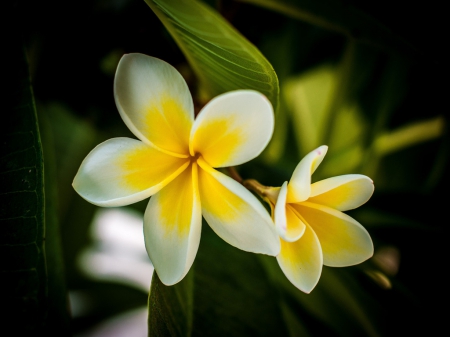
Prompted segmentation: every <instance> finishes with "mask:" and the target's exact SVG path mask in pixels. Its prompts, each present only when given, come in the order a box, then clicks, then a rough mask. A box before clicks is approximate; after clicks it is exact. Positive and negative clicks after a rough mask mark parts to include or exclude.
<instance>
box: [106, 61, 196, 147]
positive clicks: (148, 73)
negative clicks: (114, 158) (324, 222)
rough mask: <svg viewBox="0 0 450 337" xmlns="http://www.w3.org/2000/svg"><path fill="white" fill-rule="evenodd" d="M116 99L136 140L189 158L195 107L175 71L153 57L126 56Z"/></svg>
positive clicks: (120, 68)
mask: <svg viewBox="0 0 450 337" xmlns="http://www.w3.org/2000/svg"><path fill="white" fill-rule="evenodd" d="M114 97H115V99H116V105H117V108H118V110H119V112H120V115H121V117H122V119H123V120H124V122H125V124H126V125H127V126H128V128H129V129H130V130H131V132H133V133H134V134H135V135H136V137H138V138H139V139H140V140H142V141H143V142H145V143H148V144H153V145H154V146H156V147H157V148H159V149H161V150H163V151H166V152H167V153H171V154H173V155H178V156H187V155H188V154H189V135H190V132H191V127H192V123H193V121H194V105H193V102H192V97H191V94H190V92H189V89H188V86H187V84H186V82H185V80H184V79H183V77H182V76H181V75H180V73H179V72H178V71H177V70H176V69H175V68H174V67H172V66H171V65H170V64H168V63H166V62H164V61H162V60H160V59H157V58H154V57H151V56H147V55H143V54H126V55H124V56H123V57H122V58H121V59H120V62H119V65H118V66H117V71H116V76H115V79H114Z"/></svg>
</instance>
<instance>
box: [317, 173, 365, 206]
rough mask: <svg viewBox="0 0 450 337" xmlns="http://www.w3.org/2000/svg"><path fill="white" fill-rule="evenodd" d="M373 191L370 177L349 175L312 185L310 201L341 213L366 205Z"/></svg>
mask: <svg viewBox="0 0 450 337" xmlns="http://www.w3.org/2000/svg"><path fill="white" fill-rule="evenodd" d="M373 191H374V185H373V181H372V179H370V178H369V177H366V176H363V175H361V174H347V175H343V176H337V177H333V178H329V179H324V180H321V181H318V182H316V183H314V184H312V185H311V196H310V198H309V199H308V201H309V202H313V203H316V204H321V205H324V206H328V207H331V208H335V209H337V210H339V211H347V210H349V209H354V208H357V207H359V206H361V205H362V204H364V203H366V202H367V200H369V199H370V197H371V196H372V194H373Z"/></svg>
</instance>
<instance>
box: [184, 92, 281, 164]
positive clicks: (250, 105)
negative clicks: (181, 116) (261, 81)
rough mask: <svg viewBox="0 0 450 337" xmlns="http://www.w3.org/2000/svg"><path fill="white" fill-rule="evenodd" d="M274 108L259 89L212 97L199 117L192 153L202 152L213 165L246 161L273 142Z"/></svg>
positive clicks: (193, 138)
mask: <svg viewBox="0 0 450 337" xmlns="http://www.w3.org/2000/svg"><path fill="white" fill-rule="evenodd" d="M273 128H274V114H273V108H272V105H271V104H270V102H269V100H268V99H267V98H266V97H265V96H264V95H262V94H260V93H259V92H257V91H252V90H236V91H231V92H228V93H225V94H222V95H220V96H217V97H216V98H214V99H213V100H211V101H210V102H209V103H208V104H207V105H206V106H205V107H204V108H203V109H202V110H201V111H200V113H199V115H198V116H197V118H196V119H195V122H194V125H193V127H192V132H191V144H190V146H191V149H190V151H191V155H194V154H195V153H200V154H201V155H202V157H203V159H204V160H205V161H206V162H207V163H208V164H209V165H211V166H212V167H224V166H233V165H239V164H242V163H245V162H247V161H249V160H251V159H253V158H255V157H256V156H258V155H259V154H260V153H261V152H262V150H264V148H265V147H266V145H267V144H268V143H269V140H270V138H271V137H272V133H273Z"/></svg>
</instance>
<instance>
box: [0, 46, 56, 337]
mask: <svg viewBox="0 0 450 337" xmlns="http://www.w3.org/2000/svg"><path fill="white" fill-rule="evenodd" d="M6 55H7V57H8V58H9V60H8V61H7V63H8V69H9V71H7V72H6V73H5V76H6V79H5V83H7V86H6V90H7V92H6V94H5V96H4V97H5V99H4V103H6V106H5V109H4V116H5V119H4V121H3V122H2V123H1V129H0V135H1V148H2V151H1V161H0V186H1V192H0V255H1V256H2V261H1V265H0V277H1V279H2V282H3V283H2V303H1V305H2V315H3V317H2V318H3V322H5V323H6V324H7V326H6V328H5V327H4V326H3V329H6V331H12V330H10V329H8V327H11V329H14V330H13V331H15V334H19V332H37V331H42V329H43V327H44V325H45V321H46V317H47V314H48V312H47V292H48V289H47V275H46V273H47V271H46V258H45V241H44V237H45V223H44V175H43V173H44V171H43V170H44V167H43V157H42V148H41V142H40V137H39V130H38V125H37V118H36V110H35V105H34V100H33V94H32V91H31V86H30V79H29V74H28V65H27V61H26V58H25V53H24V50H23V49H22V47H21V45H20V43H14V44H13V45H12V47H11V48H8V53H7V54H6ZM6 116H7V118H6Z"/></svg>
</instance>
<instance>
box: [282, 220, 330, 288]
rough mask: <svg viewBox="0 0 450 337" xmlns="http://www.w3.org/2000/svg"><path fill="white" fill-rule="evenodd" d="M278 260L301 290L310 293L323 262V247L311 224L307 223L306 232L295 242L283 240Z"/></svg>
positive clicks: (318, 276)
mask: <svg viewBox="0 0 450 337" xmlns="http://www.w3.org/2000/svg"><path fill="white" fill-rule="evenodd" d="M277 260H278V264H279V265H280V267H281V270H282V271H283V273H284V275H286V277H287V278H288V279H289V281H291V283H292V284H293V285H294V286H296V287H297V288H298V289H300V290H301V291H303V292H305V293H310V292H311V290H313V289H314V287H315V286H316V284H317V282H319V278H320V274H321V273H322V264H323V259H322V249H321V248H320V242H319V239H318V238H317V236H316V234H315V233H314V231H313V230H312V229H311V227H310V226H308V225H306V229H305V233H304V234H303V235H302V237H301V238H300V239H299V240H297V241H295V242H286V241H283V240H281V251H280V255H278V256H277Z"/></svg>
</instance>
